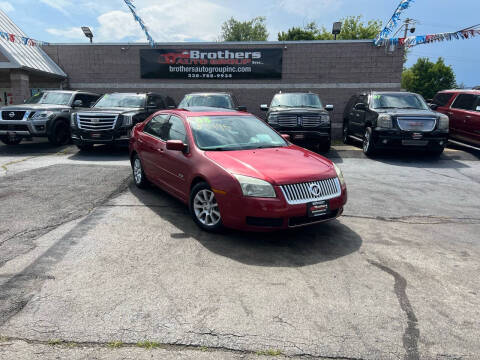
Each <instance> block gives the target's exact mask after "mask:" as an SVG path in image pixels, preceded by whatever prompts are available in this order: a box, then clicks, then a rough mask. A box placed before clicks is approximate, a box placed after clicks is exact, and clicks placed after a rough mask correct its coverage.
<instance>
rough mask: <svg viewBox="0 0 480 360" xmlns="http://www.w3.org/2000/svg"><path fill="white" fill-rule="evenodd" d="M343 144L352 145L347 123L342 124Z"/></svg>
mask: <svg viewBox="0 0 480 360" xmlns="http://www.w3.org/2000/svg"><path fill="white" fill-rule="evenodd" d="M343 143H344V144H347V145H350V144H351V143H352V139H350V125H348V121H344V122H343Z"/></svg>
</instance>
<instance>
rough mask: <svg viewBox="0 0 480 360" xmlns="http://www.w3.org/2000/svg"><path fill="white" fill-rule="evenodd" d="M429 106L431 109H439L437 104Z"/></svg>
mask: <svg viewBox="0 0 480 360" xmlns="http://www.w3.org/2000/svg"><path fill="white" fill-rule="evenodd" d="M429 106H430V109H432V110H437V108H438V105H437V104H430V105H429Z"/></svg>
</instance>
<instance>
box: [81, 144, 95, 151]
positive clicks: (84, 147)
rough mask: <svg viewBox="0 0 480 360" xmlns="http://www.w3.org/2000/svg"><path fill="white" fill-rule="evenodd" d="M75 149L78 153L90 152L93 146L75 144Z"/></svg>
mask: <svg viewBox="0 0 480 360" xmlns="http://www.w3.org/2000/svg"><path fill="white" fill-rule="evenodd" d="M77 148H78V150H80V151H85V152H88V151H92V150H93V144H77Z"/></svg>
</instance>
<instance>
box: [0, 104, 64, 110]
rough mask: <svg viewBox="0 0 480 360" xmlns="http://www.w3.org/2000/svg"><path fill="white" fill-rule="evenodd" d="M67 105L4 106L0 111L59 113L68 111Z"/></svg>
mask: <svg viewBox="0 0 480 360" xmlns="http://www.w3.org/2000/svg"><path fill="white" fill-rule="evenodd" d="M70 109H71V108H70V106H68V105H54V104H21V105H10V106H4V107H2V108H1V109H0V110H1V111H32V110H33V111H41V110H50V111H61V110H70Z"/></svg>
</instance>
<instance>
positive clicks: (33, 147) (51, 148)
mask: <svg viewBox="0 0 480 360" xmlns="http://www.w3.org/2000/svg"><path fill="white" fill-rule="evenodd" d="M69 146H71V145H63V146H55V145H52V144H50V143H49V142H48V140H46V139H38V140H34V141H26V140H23V141H22V142H21V143H20V144H18V145H5V144H3V143H2V142H0V155H6V156H15V155H19V156H34V155H42V154H55V153H58V152H60V151H64V150H65V149H68V148H69Z"/></svg>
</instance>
